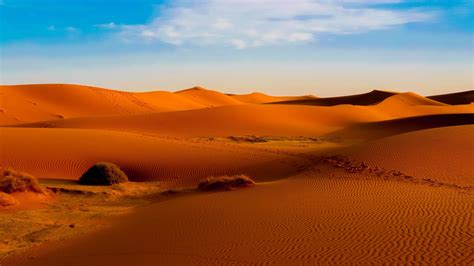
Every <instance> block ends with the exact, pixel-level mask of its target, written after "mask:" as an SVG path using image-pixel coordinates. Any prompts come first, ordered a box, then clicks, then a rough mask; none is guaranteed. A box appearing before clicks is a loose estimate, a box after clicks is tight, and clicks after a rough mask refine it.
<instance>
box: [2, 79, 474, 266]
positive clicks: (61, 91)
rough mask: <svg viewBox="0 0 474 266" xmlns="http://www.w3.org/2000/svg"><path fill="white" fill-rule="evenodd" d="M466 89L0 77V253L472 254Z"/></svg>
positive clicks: (215, 256)
mask: <svg viewBox="0 0 474 266" xmlns="http://www.w3.org/2000/svg"><path fill="white" fill-rule="evenodd" d="M473 96H474V92H473V91H466V92H462V93H452V94H448V95H434V96H422V95H419V94H416V93H414V92H394V91H381V90H374V91H371V92H368V93H365V94H358V95H348V96H338V97H318V96H314V95H303V96H270V95H266V94H263V93H257V92H256V93H250V94H226V93H221V92H219V91H217V90H210V89H206V88H203V87H193V88H190V89H186V90H181V91H176V92H167V91H152V92H143V93H141V92H125V91H119V90H113V89H105V88H98V87H91V86H83V85H70V84H31V85H2V86H0V99H1V101H0V109H1V112H0V123H1V124H0V166H1V168H2V171H3V172H2V173H3V174H2V176H1V177H0V178H1V179H0V181H1V182H0V189H2V193H1V194H0V231H1V235H2V238H1V239H0V263H1V264H2V265H157V264H158V265H250V264H252V265H257V264H258V265H267V264H275V265H301V264H306V265H308V264H309V265H311V264H313V265H314V264H323V265H324V264H335V265H341V264H369V263H373V264H398V263H406V264H410V263H415V264H417V263H427V264H449V265H455V264H457V265H470V264H472V263H474V256H473V254H474V252H473V247H472V219H471V214H472V201H473V195H472V191H473V189H474V168H473V167H472V161H473V158H474V139H473V138H472V136H473V135H474V105H473V104H472V102H474V98H473ZM109 164H110V165H112V166H113V167H117V169H118V168H120V169H121V171H123V173H124V174H126V176H127V179H126V180H122V179H117V181H111V183H106V184H108V185H94V184H87V183H84V182H80V178H83V176H84V175H85V172H86V171H88V169H91V167H92V166H93V165H99V166H102V167H106V166H107V167H109V166H108V165H109ZM104 165H105V166H104ZM107 169H109V168H107ZM89 171H91V170H89ZM97 171H98V170H97ZM97 171H96V172H97ZM101 171H102V170H101ZM107 171H111V170H103V172H107ZM121 171H120V172H119V173H120V175H121V173H122V172H121ZM99 172H100V171H99ZM91 178H92V180H94V178H96V177H94V176H93V177H91ZM36 180H37V181H36ZM119 181H120V182H119ZM36 182H37V183H36Z"/></svg>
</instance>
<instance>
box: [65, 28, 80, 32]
mask: <svg viewBox="0 0 474 266" xmlns="http://www.w3.org/2000/svg"><path fill="white" fill-rule="evenodd" d="M66 31H67V32H69V33H77V32H78V31H79V30H78V29H77V28H74V27H71V26H70V27H66Z"/></svg>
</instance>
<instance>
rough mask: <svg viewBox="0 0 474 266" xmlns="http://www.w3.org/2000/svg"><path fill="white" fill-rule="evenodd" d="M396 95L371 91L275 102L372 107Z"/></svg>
mask: <svg viewBox="0 0 474 266" xmlns="http://www.w3.org/2000/svg"><path fill="white" fill-rule="evenodd" d="M396 94H397V93H396V92H389V91H381V90H373V91H371V92H367V93H362V94H356V95H348V96H338V97H327V98H317V99H304V100H290V101H283V102H276V103H277V104H297V105H316V106H334V105H341V104H352V105H373V104H376V103H379V102H381V101H383V100H385V99H386V98H388V97H390V96H393V95H396Z"/></svg>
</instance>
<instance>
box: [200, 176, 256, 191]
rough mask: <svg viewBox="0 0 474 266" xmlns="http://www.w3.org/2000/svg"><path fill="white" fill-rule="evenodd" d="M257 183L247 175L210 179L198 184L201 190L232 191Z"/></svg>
mask: <svg viewBox="0 0 474 266" xmlns="http://www.w3.org/2000/svg"><path fill="white" fill-rule="evenodd" d="M254 184H255V182H254V181H253V180H252V179H251V178H250V177H248V176H246V175H234V176H218V177H208V178H206V179H204V180H202V181H201V182H199V184H198V189H200V190H207V191H208V190H232V189H235V188H241V187H250V186H252V185H254Z"/></svg>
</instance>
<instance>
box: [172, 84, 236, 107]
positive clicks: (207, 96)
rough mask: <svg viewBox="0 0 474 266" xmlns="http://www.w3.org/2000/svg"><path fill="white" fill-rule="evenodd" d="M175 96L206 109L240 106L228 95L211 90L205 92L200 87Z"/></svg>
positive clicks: (179, 92)
mask: <svg viewBox="0 0 474 266" xmlns="http://www.w3.org/2000/svg"><path fill="white" fill-rule="evenodd" d="M176 94H178V95H180V96H183V97H185V98H188V99H190V100H192V101H193V102H195V103H198V104H201V105H203V106H208V107H214V106H222V105H235V104H242V102H241V101H239V100H237V99H234V98H232V97H230V96H228V95H225V94H223V93H220V92H217V91H213V90H207V89H204V88H202V87H193V88H190V89H186V90H182V91H178V92H176Z"/></svg>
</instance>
